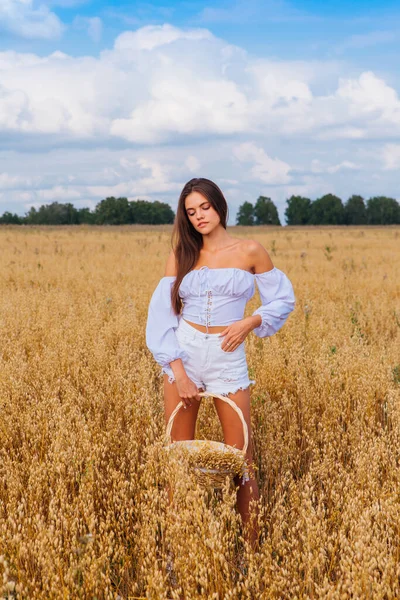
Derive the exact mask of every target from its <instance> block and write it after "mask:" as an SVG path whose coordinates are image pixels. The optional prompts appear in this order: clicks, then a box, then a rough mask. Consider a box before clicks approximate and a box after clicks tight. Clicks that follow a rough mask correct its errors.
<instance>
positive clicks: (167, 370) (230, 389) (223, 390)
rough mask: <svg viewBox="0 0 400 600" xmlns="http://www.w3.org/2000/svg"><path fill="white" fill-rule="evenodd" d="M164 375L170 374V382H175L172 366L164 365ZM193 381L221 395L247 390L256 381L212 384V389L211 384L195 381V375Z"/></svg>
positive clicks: (200, 386)
mask: <svg viewBox="0 0 400 600" xmlns="http://www.w3.org/2000/svg"><path fill="white" fill-rule="evenodd" d="M163 375H168V383H175V376H174V373H173V371H172V369H171V367H162V369H161V372H160V377H162V376H163ZM191 379H192V381H193V383H194V384H195V385H196V386H197V389H200V388H202V389H204V390H205V391H206V392H210V394H211V392H214V393H215V394H220V396H228V394H236V392H238V391H239V390H247V388H249V387H250V386H251V385H255V384H256V381H255V379H248V380H247V381H243V382H236V384H235V385H234V386H224V387H221V386H215V385H213V386H212V389H211V387H210V386H207V385H205V384H203V383H200V382H198V381H194V379H193V377H192V378H191Z"/></svg>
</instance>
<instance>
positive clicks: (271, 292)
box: [252, 242, 296, 338]
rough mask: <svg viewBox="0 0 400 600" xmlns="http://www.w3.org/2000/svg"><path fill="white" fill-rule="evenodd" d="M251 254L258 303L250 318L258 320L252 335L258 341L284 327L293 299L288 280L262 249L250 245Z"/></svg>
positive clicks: (255, 243) (294, 299)
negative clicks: (258, 323) (257, 338)
mask: <svg viewBox="0 0 400 600" xmlns="http://www.w3.org/2000/svg"><path fill="white" fill-rule="evenodd" d="M252 252H253V257H254V270H255V279H256V282H257V287H258V291H259V293H260V298H261V302H262V304H261V306H260V307H259V308H257V309H256V310H255V311H254V312H253V315H252V317H254V316H256V315H259V316H260V317H261V324H260V325H258V326H257V327H255V328H254V329H253V331H254V333H255V334H256V335H257V336H258V337H261V338H263V337H270V336H271V335H273V334H274V333H276V332H277V331H279V329H280V328H281V327H282V326H283V325H284V323H285V322H286V320H287V318H288V316H289V315H290V313H291V312H292V311H293V310H294V307H295V303H296V298H295V295H294V291H293V286H292V284H291V282H290V280H289V278H288V277H287V275H285V273H283V271H281V270H280V269H278V268H277V267H274V265H273V264H272V261H271V259H270V257H269V255H268V252H267V251H266V249H265V248H264V246H262V244H259V243H258V242H253V244H252Z"/></svg>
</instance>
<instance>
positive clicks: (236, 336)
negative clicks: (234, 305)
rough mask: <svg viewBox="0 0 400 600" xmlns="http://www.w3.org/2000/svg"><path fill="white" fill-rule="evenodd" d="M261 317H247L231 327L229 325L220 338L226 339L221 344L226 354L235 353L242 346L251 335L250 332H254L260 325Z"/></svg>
mask: <svg viewBox="0 0 400 600" xmlns="http://www.w3.org/2000/svg"><path fill="white" fill-rule="evenodd" d="M260 321H261V317H260V316H259V315H255V316H251V317H246V318H245V319H241V320H240V321H235V323H232V324H231V325H228V326H227V328H226V329H224V330H223V331H221V333H220V334H219V336H220V337H224V336H225V337H224V340H223V342H222V344H221V348H222V350H224V352H234V351H235V350H236V348H238V347H239V346H240V344H242V343H243V342H244V340H245V339H246V337H247V336H248V335H249V333H250V331H253V329H255V328H256V327H258V326H259V325H260Z"/></svg>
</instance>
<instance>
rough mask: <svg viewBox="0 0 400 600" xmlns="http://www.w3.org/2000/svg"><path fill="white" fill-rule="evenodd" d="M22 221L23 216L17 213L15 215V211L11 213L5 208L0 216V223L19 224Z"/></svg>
mask: <svg viewBox="0 0 400 600" xmlns="http://www.w3.org/2000/svg"><path fill="white" fill-rule="evenodd" d="M23 221H24V218H23V217H20V216H19V215H17V213H14V214H12V213H10V212H9V211H8V210H6V212H5V213H3V215H2V216H1V217H0V223H8V224H14V225H21V224H22V223H23Z"/></svg>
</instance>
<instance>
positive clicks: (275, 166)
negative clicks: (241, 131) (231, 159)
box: [233, 142, 290, 185]
mask: <svg viewBox="0 0 400 600" xmlns="http://www.w3.org/2000/svg"><path fill="white" fill-rule="evenodd" d="M233 154H234V155H235V156H236V158H237V159H238V160H239V161H241V162H254V163H255V164H254V165H253V167H252V168H251V174H252V175H253V177H254V178H255V179H257V180H259V181H262V182H264V183H269V184H274V185H276V184H282V183H288V182H289V181H290V176H289V171H290V166H289V165H288V164H287V163H285V162H283V161H282V160H279V159H278V158H270V157H269V156H268V154H266V153H265V152H264V150H263V149H262V148H259V147H257V146H256V145H255V144H253V143H251V142H247V143H245V144H240V145H239V146H236V147H235V148H234V149H233Z"/></svg>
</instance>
